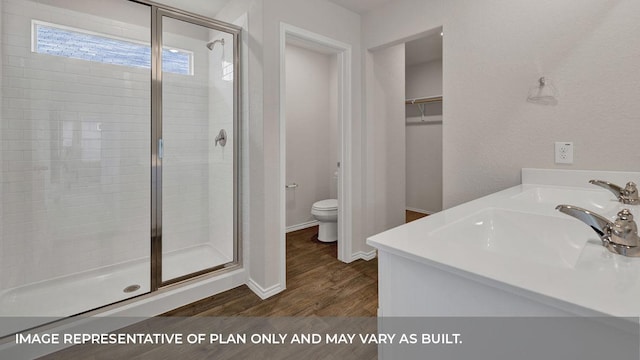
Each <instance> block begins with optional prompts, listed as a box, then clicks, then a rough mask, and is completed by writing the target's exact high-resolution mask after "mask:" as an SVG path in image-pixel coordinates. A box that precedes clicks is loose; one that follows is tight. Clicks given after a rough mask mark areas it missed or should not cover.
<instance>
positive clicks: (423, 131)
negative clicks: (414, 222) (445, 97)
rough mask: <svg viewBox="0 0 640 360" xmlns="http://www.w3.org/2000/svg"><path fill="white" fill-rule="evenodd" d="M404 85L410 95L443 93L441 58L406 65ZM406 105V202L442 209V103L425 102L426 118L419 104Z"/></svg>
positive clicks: (411, 205)
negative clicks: (421, 112) (422, 114)
mask: <svg viewBox="0 0 640 360" xmlns="http://www.w3.org/2000/svg"><path fill="white" fill-rule="evenodd" d="M405 89H406V96H407V99H415V98H421V97H426V96H435V95H441V94H442V59H438V60H434V61H430V62H427V63H423V64H417V65H412V66H407V70H406V82H405ZM405 109H406V117H407V124H406V137H405V139H406V149H407V153H406V154H407V155H406V166H407V187H406V191H407V193H406V199H407V201H406V205H407V208H408V209H414V210H418V211H420V212H426V213H435V212H438V211H440V210H442V103H426V104H424V113H425V116H426V119H428V121H425V122H421V120H422V119H421V114H420V111H419V109H418V106H417V105H406V107H405ZM438 119H440V120H438Z"/></svg>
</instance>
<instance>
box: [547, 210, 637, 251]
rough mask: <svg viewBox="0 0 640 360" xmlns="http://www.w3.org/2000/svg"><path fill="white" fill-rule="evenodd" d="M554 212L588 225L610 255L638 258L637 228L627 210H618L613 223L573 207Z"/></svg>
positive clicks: (600, 216)
mask: <svg viewBox="0 0 640 360" xmlns="http://www.w3.org/2000/svg"><path fill="white" fill-rule="evenodd" d="M556 210H558V211H560V212H562V213H564V214H567V215H569V216H573V217H574V218H576V219H578V220H580V221H582V222H583V223H585V224H587V225H589V226H590V227H591V228H592V229H593V230H594V231H595V232H596V233H598V235H599V236H600V240H602V246H604V247H606V248H607V249H608V250H609V251H611V252H612V253H616V254H620V255H624V256H630V257H640V236H638V226H637V225H636V222H635V221H634V220H633V214H631V211H629V209H622V210H620V212H618V216H617V217H616V220H615V221H614V222H611V221H609V220H608V219H606V218H605V217H603V216H602V215H598V214H596V213H594V212H591V211H589V210H586V209H583V208H579V207H577V206H573V205H558V206H556Z"/></svg>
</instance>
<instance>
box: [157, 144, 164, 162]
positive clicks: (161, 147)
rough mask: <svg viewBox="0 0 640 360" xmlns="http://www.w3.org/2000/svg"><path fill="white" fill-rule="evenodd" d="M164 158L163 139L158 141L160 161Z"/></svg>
mask: <svg viewBox="0 0 640 360" xmlns="http://www.w3.org/2000/svg"><path fill="white" fill-rule="evenodd" d="M163 156H164V141H163V140H162V139H158V159H162V157H163Z"/></svg>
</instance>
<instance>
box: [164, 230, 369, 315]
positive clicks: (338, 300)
mask: <svg viewBox="0 0 640 360" xmlns="http://www.w3.org/2000/svg"><path fill="white" fill-rule="evenodd" d="M317 232H318V228H317V227H312V228H308V229H304V230H299V231H295V232H291V233H289V234H287V289H286V290H285V291H283V292H282V293H280V294H277V295H275V296H272V297H271V298H269V299H266V300H261V299H260V298H259V297H258V296H256V295H255V294H254V293H253V292H252V291H251V290H249V288H248V287H247V286H241V287H239V288H236V289H232V290H229V291H226V292H224V293H221V294H218V295H214V296H212V297H209V298H206V299H203V300H200V301H197V302H195V303H192V304H189V305H186V306H183V307H181V308H178V309H175V310H172V311H169V312H167V313H165V314H163V315H161V316H376V313H377V307H378V261H377V259H374V260H371V261H364V260H357V261H354V262H352V263H350V264H345V263H343V262H341V261H338V259H337V251H338V247H337V244H336V243H332V244H325V243H321V242H319V241H318V240H317Z"/></svg>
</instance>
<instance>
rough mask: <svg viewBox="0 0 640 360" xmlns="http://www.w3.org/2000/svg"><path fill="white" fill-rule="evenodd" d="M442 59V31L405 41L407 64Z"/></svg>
mask: <svg viewBox="0 0 640 360" xmlns="http://www.w3.org/2000/svg"><path fill="white" fill-rule="evenodd" d="M437 59H442V36H440V31H437V32H435V33H433V34H431V35H427V36H425V37H421V38H418V39H415V40H412V41H407V42H406V43H405V63H406V65H407V66H411V65H417V64H422V63H426V62H429V61H433V60H437Z"/></svg>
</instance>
